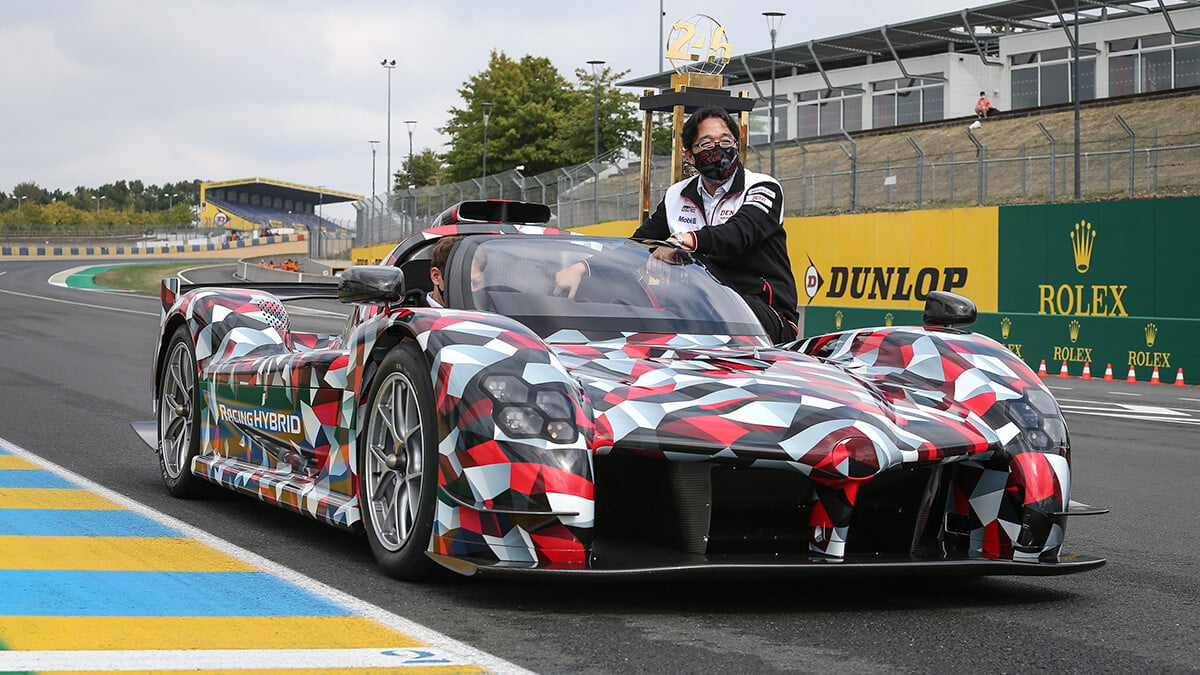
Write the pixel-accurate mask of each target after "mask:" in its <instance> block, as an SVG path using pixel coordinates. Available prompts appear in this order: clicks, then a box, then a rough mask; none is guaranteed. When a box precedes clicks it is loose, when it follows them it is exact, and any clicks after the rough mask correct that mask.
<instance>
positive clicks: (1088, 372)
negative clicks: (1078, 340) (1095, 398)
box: [1079, 363, 1092, 380]
mask: <svg viewBox="0 0 1200 675" xmlns="http://www.w3.org/2000/svg"><path fill="white" fill-rule="evenodd" d="M1090 365H1091V364H1090V363H1085V364H1083V374H1082V375H1080V376H1079V379H1081V380H1090V379H1092V369H1091V368H1090V367H1089V366H1090Z"/></svg>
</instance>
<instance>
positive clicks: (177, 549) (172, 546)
mask: <svg viewBox="0 0 1200 675" xmlns="http://www.w3.org/2000/svg"><path fill="white" fill-rule="evenodd" d="M0 569H10V570H121V571H138V572H141V571H156V572H254V571H257V568H256V567H254V566H252V565H249V564H247V563H244V562H242V561H241V560H238V559H237V558H234V557H233V556H230V555H228V554H225V553H221V552H220V551H217V550H216V549H213V548H210V547H208V546H205V545H204V544H201V543H199V542H197V541H195V540H192V539H187V538H184V537H26V536H0Z"/></svg>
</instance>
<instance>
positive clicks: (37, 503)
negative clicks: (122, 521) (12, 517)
mask: <svg viewBox="0 0 1200 675" xmlns="http://www.w3.org/2000/svg"><path fill="white" fill-rule="evenodd" d="M0 457H3V455H0ZM0 509H70V510H72V511H75V510H97V511H117V510H121V507H120V506H117V505H116V504H114V503H113V502H110V501H109V500H107V499H105V498H103V497H101V496H100V495H97V494H94V493H92V492H88V491H87V490H70V489H63V488H0Z"/></svg>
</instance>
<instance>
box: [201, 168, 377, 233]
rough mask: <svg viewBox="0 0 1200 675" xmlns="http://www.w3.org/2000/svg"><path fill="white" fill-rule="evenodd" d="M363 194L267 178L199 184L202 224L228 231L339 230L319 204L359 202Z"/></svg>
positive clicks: (341, 229) (285, 231)
mask: <svg viewBox="0 0 1200 675" xmlns="http://www.w3.org/2000/svg"><path fill="white" fill-rule="evenodd" d="M362 198H363V196H362V195H359V194H353V193H350V192H341V191H339V190H330V189H328V188H325V187H320V186H317V187H314V186H310V185H300V184H298V183H286V182H283V181H278V180H272V179H269V178H242V179H238V180H227V181H220V182H215V183H201V184H200V221H201V224H202V225H203V226H206V227H215V228H221V229H225V230H229V231H231V232H250V233H258V232H263V231H272V232H275V233H280V234H283V233H287V231H288V230H295V231H306V232H314V231H318V230H320V231H325V232H339V231H344V230H345V228H344V227H342V226H341V225H339V224H337V223H335V222H333V221H331V220H327V219H325V218H322V217H321V207H322V206H324V205H329V204H341V203H344V202H352V201H358V200H361V199H362Z"/></svg>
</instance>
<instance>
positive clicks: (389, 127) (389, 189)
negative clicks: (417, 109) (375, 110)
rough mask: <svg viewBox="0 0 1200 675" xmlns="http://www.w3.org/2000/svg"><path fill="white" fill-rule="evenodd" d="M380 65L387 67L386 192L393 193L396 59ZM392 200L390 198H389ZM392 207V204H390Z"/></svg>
mask: <svg viewBox="0 0 1200 675" xmlns="http://www.w3.org/2000/svg"><path fill="white" fill-rule="evenodd" d="M379 65H381V66H383V67H384V68H387V81H388V86H387V92H388V97H387V175H388V182H387V190H386V191H385V194H389V195H390V194H392V70H394V69H395V68H396V59H392V60H391V61H389V60H387V59H384V60H382V61H380V62H379ZM389 201H390V200H389ZM389 208H390V204H389Z"/></svg>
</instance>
